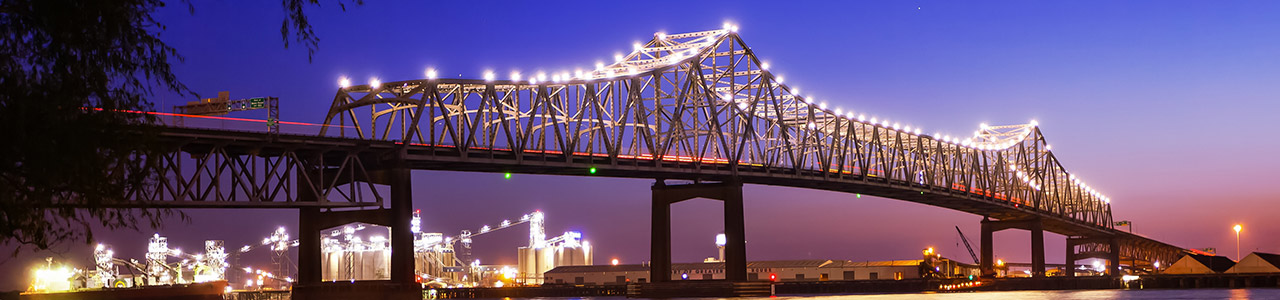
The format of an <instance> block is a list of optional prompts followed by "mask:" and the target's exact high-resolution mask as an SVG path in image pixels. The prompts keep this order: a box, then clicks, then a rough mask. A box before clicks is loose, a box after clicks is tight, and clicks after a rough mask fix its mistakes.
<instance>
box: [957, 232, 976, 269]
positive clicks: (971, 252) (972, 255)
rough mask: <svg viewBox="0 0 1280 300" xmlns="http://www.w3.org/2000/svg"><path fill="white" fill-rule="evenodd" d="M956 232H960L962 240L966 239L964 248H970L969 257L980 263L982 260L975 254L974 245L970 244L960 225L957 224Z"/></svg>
mask: <svg viewBox="0 0 1280 300" xmlns="http://www.w3.org/2000/svg"><path fill="white" fill-rule="evenodd" d="M956 233H959V234H960V240H961V241H964V248H965V249H969V257H972V258H973V263H974V264H980V263H981V262H979V261H978V255H977V254H973V246H969V239H968V238H965V237H964V232H963V231H960V226H956Z"/></svg>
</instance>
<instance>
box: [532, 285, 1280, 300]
mask: <svg viewBox="0 0 1280 300" xmlns="http://www.w3.org/2000/svg"><path fill="white" fill-rule="evenodd" d="M542 299H592V300H626V299H627V298H623V297H594V298H542ZM688 299H710V298H688ZM735 299H755V300H763V299H776V300H782V299H796V300H881V299H927V300H978V299H1028V300H1101V299H1125V300H1130V299H1143V300H1146V299H1150V300H1163V299H1168V300H1179V299H1196V300H1200V299H1232V300H1235V299H1277V300H1280V289H1274V288H1269V289H1257V288H1254V289H1194V290H1089V291H1012V292H974V293H943V294H926V293H921V294H880V295H819V296H809V295H806V296H778V297H773V298H735Z"/></svg>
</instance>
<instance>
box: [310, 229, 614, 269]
mask: <svg viewBox="0 0 1280 300" xmlns="http://www.w3.org/2000/svg"><path fill="white" fill-rule="evenodd" d="M421 223H422V221H421V217H420V212H419V211H414V213H413V218H412V219H411V222H410V231H412V232H413V236H414V241H413V245H414V264H415V268H416V269H417V270H418V275H417V278H418V280H419V281H420V282H422V283H423V284H424V285H440V286H503V285H509V284H517V285H538V284H542V279H543V273H545V272H546V271H549V270H551V269H554V268H556V267H559V266H581V265H591V264H592V263H593V261H592V256H591V243H589V242H587V241H585V240H583V239H582V233H581V232H576V231H570V232H565V233H564V234H561V235H559V236H555V237H551V238H547V235H546V232H545V229H544V223H545V215H544V214H543V213H542V212H540V211H535V212H533V213H529V214H525V215H523V216H521V217H520V219H518V220H503V221H502V222H501V223H499V225H498V226H493V227H491V226H489V225H484V226H482V227H480V228H479V230H477V231H474V232H473V231H471V230H463V231H462V232H461V233H460V234H458V235H457V237H450V236H445V235H444V234H443V233H438V232H422V230H421V228H420V226H421ZM524 223H528V224H529V244H528V246H525V247H520V248H518V249H517V251H516V254H517V258H518V263H517V266H516V267H514V268H512V267H509V266H505V267H504V266H485V265H481V264H480V262H479V260H473V258H472V257H471V242H472V239H473V238H475V237H478V236H481V235H485V234H488V233H491V232H495V231H498V230H502V229H506V228H511V227H514V226H516V225H520V224H524ZM325 232H326V235H325V237H324V238H322V239H321V242H322V245H323V247H322V248H321V255H322V257H323V261H322V262H323V264H322V265H321V270H322V280H323V281H361V280H388V279H390V278H391V277H390V273H389V272H388V270H390V268H391V247H390V240H389V239H388V238H387V236H389V234H390V231H389V228H387V227H383V226H377V225H371V224H361V223H355V224H349V225H347V226H344V227H341V228H335V229H331V230H327V231H325ZM455 246H457V247H456V248H455Z"/></svg>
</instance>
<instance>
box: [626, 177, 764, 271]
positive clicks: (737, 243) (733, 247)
mask: <svg viewBox="0 0 1280 300" xmlns="http://www.w3.org/2000/svg"><path fill="white" fill-rule="evenodd" d="M694 198H706V199H713V200H720V201H723V202H724V235H725V241H726V243H725V246H724V260H725V264H724V265H725V273H724V277H725V280H727V281H730V282H744V281H747V244H746V229H745V228H746V217H745V216H744V215H743V213H744V212H743V208H742V182H741V181H736V180H735V181H725V182H718V183H692V184H681V185H667V184H666V182H664V180H662V179H658V180H657V182H655V183H654V184H653V211H652V214H651V218H652V220H651V221H650V225H651V226H652V227H651V233H650V234H651V241H650V243H649V259H650V262H649V279H650V281H652V282H670V281H671V204H675V203H678V202H680V201H684V200H689V199H694Z"/></svg>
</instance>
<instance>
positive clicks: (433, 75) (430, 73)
mask: <svg viewBox="0 0 1280 300" xmlns="http://www.w3.org/2000/svg"><path fill="white" fill-rule="evenodd" d="M427 79H436V69H432V68H427Z"/></svg>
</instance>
